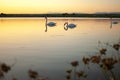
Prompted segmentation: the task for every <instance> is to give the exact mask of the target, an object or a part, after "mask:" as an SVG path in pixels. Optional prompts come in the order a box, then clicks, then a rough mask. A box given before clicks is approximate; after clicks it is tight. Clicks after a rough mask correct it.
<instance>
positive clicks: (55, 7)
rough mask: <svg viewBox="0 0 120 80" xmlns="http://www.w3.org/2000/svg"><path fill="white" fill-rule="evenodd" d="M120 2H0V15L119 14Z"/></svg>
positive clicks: (12, 0)
mask: <svg viewBox="0 0 120 80" xmlns="http://www.w3.org/2000/svg"><path fill="white" fill-rule="evenodd" d="M119 3H120V0H0V13H64V12H69V13H72V12H78V13H79V12H82V13H94V12H120V9H119V8H120V5H119Z"/></svg>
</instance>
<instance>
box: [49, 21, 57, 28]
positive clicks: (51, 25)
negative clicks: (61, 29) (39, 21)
mask: <svg viewBox="0 0 120 80" xmlns="http://www.w3.org/2000/svg"><path fill="white" fill-rule="evenodd" d="M47 25H48V26H50V27H53V26H56V23H55V22H49V23H47Z"/></svg>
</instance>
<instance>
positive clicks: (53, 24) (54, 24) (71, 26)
mask: <svg viewBox="0 0 120 80" xmlns="http://www.w3.org/2000/svg"><path fill="white" fill-rule="evenodd" d="M45 19H46V30H45V32H47V26H49V27H54V26H56V23H55V22H49V23H48V22H47V17H45ZM75 27H76V24H73V23H70V24H69V23H68V22H65V23H64V29H65V30H68V28H70V29H73V28H75Z"/></svg>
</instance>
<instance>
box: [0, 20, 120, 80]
mask: <svg viewBox="0 0 120 80" xmlns="http://www.w3.org/2000/svg"><path fill="white" fill-rule="evenodd" d="M113 20H115V21H118V24H112V26H111V20H110V19H105V18H101V19H99V18H48V22H56V26H55V27H49V26H48V27H47V32H45V30H46V26H45V19H44V18H0V62H5V63H7V64H13V63H14V62H16V63H15V65H14V66H13V68H12V70H11V71H10V72H9V73H8V74H7V75H6V78H7V79H8V80H9V79H10V78H11V76H16V77H17V78H18V79H19V80H28V74H27V72H28V70H29V69H33V70H35V71H38V72H39V74H40V75H41V76H45V77H48V78H49V80H64V79H65V75H66V73H65V71H66V69H69V68H71V65H70V62H71V61H74V60H78V61H80V59H81V58H82V57H83V56H88V55H91V54H94V53H96V52H97V51H98V42H99V41H101V42H103V43H105V42H109V43H115V42H118V41H120V19H113ZM65 22H68V23H74V24H76V25H77V26H76V27H75V28H73V29H70V28H69V29H68V30H64V23H65ZM94 80H95V79H94Z"/></svg>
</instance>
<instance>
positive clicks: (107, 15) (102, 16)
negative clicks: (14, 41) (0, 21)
mask: <svg viewBox="0 0 120 80" xmlns="http://www.w3.org/2000/svg"><path fill="white" fill-rule="evenodd" d="M46 16H47V17H71V18H72V17H74V18H120V14H67V13H66V14H4V13H1V14H0V18H6V17H7V18H11V17H15V18H17V17H18V18H20V17H26V18H29V17H41V18H42V17H46Z"/></svg>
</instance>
